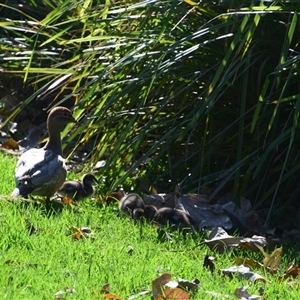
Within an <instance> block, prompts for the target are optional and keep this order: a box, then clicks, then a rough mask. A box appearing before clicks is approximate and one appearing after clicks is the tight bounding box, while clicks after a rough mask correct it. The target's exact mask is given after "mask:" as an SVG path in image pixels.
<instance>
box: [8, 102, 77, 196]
mask: <svg viewBox="0 0 300 300" xmlns="http://www.w3.org/2000/svg"><path fill="white" fill-rule="evenodd" d="M72 122H74V123H76V121H75V119H74V117H73V116H72V113H71V111H70V110H69V109H67V108H66V107H62V106H58V107H55V108H53V109H52V110H51V111H50V113H49V115H48V118H47V128H48V133H49V139H48V142H47V143H46V145H45V146H44V147H43V148H39V149H37V148H32V149H29V150H28V151H26V152H24V153H23V154H22V155H21V157H20V158H19V160H18V162H17V166H16V168H15V182H16V188H15V189H14V191H13V192H12V194H11V196H13V197H17V196H22V197H24V198H27V197H28V195H29V194H32V195H38V196H45V197H46V199H47V200H50V197H51V196H53V195H54V193H55V192H56V191H57V190H58V189H59V188H60V187H61V185H62V184H63V183H64V181H65V179H66V176H67V168H66V165H65V163H64V159H63V158H62V146H61V138H60V133H61V131H62V130H63V129H64V127H65V126H66V125H67V124H68V123H72Z"/></svg>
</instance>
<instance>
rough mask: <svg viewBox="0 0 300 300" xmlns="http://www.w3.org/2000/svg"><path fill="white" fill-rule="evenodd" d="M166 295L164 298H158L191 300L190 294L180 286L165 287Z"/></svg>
mask: <svg viewBox="0 0 300 300" xmlns="http://www.w3.org/2000/svg"><path fill="white" fill-rule="evenodd" d="M164 293H165V296H164V297H162V298H158V299H164V300H168V299H171V300H189V299H190V296H189V294H188V293H187V292H186V291H184V290H182V289H179V288H175V289H165V290H164Z"/></svg>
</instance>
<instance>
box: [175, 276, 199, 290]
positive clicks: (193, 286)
mask: <svg viewBox="0 0 300 300" xmlns="http://www.w3.org/2000/svg"><path fill="white" fill-rule="evenodd" d="M178 285H179V287H181V288H183V289H185V290H187V291H196V290H198V289H199V288H200V281H199V280H198V279H197V278H195V279H194V280H193V281H190V280H185V279H182V278H179V279H178Z"/></svg>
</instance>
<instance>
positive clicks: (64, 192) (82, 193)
mask: <svg viewBox="0 0 300 300" xmlns="http://www.w3.org/2000/svg"><path fill="white" fill-rule="evenodd" d="M98 183H99V181H98V180H97V178H96V177H95V176H94V175H93V174H91V173H87V174H84V175H83V176H82V179H81V181H79V180H67V181H65V183H64V184H63V185H62V186H61V187H60V189H59V190H58V191H57V194H58V195H59V196H61V197H68V198H71V199H73V200H74V201H79V200H82V199H85V198H89V197H91V196H92V195H94V193H95V188H94V187H93V185H94V184H98Z"/></svg>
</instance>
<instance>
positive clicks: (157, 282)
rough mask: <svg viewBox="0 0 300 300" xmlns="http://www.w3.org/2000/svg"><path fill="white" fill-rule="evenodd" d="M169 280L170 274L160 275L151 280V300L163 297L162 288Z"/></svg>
mask: <svg viewBox="0 0 300 300" xmlns="http://www.w3.org/2000/svg"><path fill="white" fill-rule="evenodd" d="M170 280H171V274H168V273H165V274H162V275H161V276H160V277H158V278H156V279H154V280H152V283H151V286H152V293H153V298H154V299H155V300H156V299H161V298H160V297H164V291H163V290H164V288H163V286H164V285H165V284H167V283H168V282H169V281H170Z"/></svg>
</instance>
